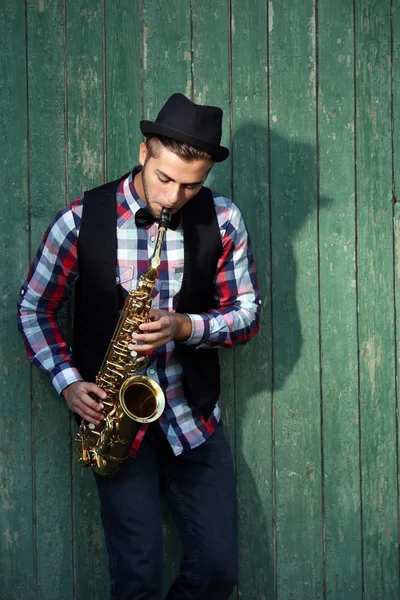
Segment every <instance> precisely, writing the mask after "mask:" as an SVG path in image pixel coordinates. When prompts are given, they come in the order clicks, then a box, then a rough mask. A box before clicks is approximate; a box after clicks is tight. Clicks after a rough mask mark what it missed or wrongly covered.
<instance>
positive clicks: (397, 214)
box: [391, 0, 400, 510]
mask: <svg viewBox="0 0 400 600" xmlns="http://www.w3.org/2000/svg"><path fill="white" fill-rule="evenodd" d="M391 35H392V82H393V83H392V85H393V87H392V123H393V130H392V141H393V148H392V151H393V217H394V218H393V222H394V235H395V238H394V239H395V255H394V260H395V262H394V273H395V280H394V281H395V308H396V350H397V353H396V354H397V356H396V358H397V361H396V383H397V390H396V391H397V423H396V425H397V435H398V436H399V422H398V410H399V393H400V387H399V386H400V382H399V378H398V373H399V367H400V364H399V361H400V341H399V332H400V137H399V134H400V0H393V2H392V30H391ZM399 445H400V440H399V437H398V438H397V462H398V461H399V454H398V453H399ZM397 478H398V480H397V486H398V492H397V493H398V496H399V495H400V493H399V485H400V480H399V472H398V473H397ZM399 510H400V509H399Z"/></svg>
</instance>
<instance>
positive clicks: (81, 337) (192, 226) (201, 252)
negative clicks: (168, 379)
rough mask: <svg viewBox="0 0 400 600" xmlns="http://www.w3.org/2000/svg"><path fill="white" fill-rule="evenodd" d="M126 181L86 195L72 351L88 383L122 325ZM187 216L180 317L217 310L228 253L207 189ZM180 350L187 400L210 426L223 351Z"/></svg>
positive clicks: (193, 201) (182, 346)
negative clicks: (121, 224)
mask: <svg viewBox="0 0 400 600" xmlns="http://www.w3.org/2000/svg"><path fill="white" fill-rule="evenodd" d="M124 177H126V175H125V176H124ZM120 181H121V179H119V180H117V181H113V182H111V183H107V184H105V185H102V186H100V187H97V188H95V189H92V190H89V191H88V192H85V195H84V202H83V213H82V221H81V226H80V231H79V238H78V262H79V279H78V281H77V283H76V286H75V316H74V333H73V336H74V337H73V346H72V347H73V357H74V361H75V363H76V366H77V368H78V370H79V372H80V374H81V375H82V377H83V378H84V380H86V381H94V380H95V378H96V375H97V373H98V371H99V369H100V366H101V363H102V361H103V358H104V356H105V354H106V352H107V348H108V345H109V341H110V339H111V337H112V334H113V332H114V329H115V326H116V323H117V320H118V313H119V307H120V301H119V300H120V298H121V292H122V290H121V288H120V286H119V285H117V284H116V269H117V214H116V189H117V185H118V183H119V182H120ZM182 212H183V216H182V218H183V228H184V273H183V280H182V288H181V291H180V295H179V300H178V305H177V312H180V313H202V312H206V311H208V310H210V309H212V308H214V307H215V300H214V296H213V292H214V285H213V283H214V278H215V273H216V269H217V263H218V259H219V258H220V256H221V253H222V244H221V234H220V231H219V227H218V221H217V216H216V212H215V206H214V201H213V197H212V193H211V190H209V189H208V188H205V187H203V188H202V189H201V190H200V192H199V193H198V194H197V195H196V196H194V197H193V198H192V199H191V200H190V201H189V202H188V203H187V204H186V205H185V206H184V207H183V208H182ZM139 276H140V273H139V274H138V277H139ZM175 348H176V349H175V351H176V353H177V356H178V359H179V361H180V363H181V365H182V369H183V374H184V379H183V390H184V393H185V397H186V399H187V401H188V403H189V404H190V405H192V406H194V407H196V408H197V409H198V410H199V411H200V412H201V414H202V415H203V417H204V418H205V419H206V420H207V419H208V418H209V416H210V415H211V413H212V411H213V409H214V407H215V404H216V402H217V401H218V397H219V392H220V375H219V361H218V351H217V350H216V349H211V348H210V349H206V350H203V349H198V350H196V349H195V348H194V347H192V346H188V345H185V344H181V343H180V342H178V341H176V342H175ZM160 384H161V385H162V382H161V381H160Z"/></svg>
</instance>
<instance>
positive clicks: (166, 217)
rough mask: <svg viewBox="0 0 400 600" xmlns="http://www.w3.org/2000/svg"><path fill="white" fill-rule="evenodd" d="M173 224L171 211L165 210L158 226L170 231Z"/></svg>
mask: <svg viewBox="0 0 400 600" xmlns="http://www.w3.org/2000/svg"><path fill="white" fill-rule="evenodd" d="M170 222H171V209H170V208H163V209H162V211H161V214H160V216H159V219H158V226H159V227H164V228H165V229H168V227H169V224H170Z"/></svg>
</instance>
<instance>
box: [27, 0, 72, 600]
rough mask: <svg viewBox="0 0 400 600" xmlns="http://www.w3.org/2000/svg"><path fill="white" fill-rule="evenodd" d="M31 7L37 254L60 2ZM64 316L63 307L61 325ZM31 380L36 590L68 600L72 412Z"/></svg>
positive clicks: (52, 145)
mask: <svg viewBox="0 0 400 600" xmlns="http://www.w3.org/2000/svg"><path fill="white" fill-rule="evenodd" d="M27 14H28V87H29V156H30V196H31V211H30V214H31V256H34V254H35V253H36V251H37V248H38V247H39V244H40V241H41V239H42V236H43V234H44V232H45V230H46V229H47V227H48V225H49V223H50V221H51V220H52V219H53V217H54V215H55V214H56V212H57V211H58V210H60V208H62V206H63V205H64V203H65V136H64V49H63V2H62V0H57V2H53V3H51V4H50V3H39V4H36V5H34V4H30V5H29V6H28V13H27ZM49 174H51V176H49ZM65 316H66V313H65V312H64V313H63V318H62V319H61V320H62V323H63V325H64V329H65V325H66V318H65ZM32 381H33V385H32V391H33V395H32V402H33V415H34V419H33V427H34V460H35V496H36V497H35V505H36V515H35V517H36V518H35V531H36V553H37V596H36V597H37V599H38V600H40V599H43V600H45V599H46V598H50V597H52V596H54V597H57V598H61V597H62V598H65V599H66V600H67V599H68V598H72V595H73V574H72V518H71V517H72V515H71V456H70V432H69V411H68V408H67V406H66V404H65V401H64V399H63V398H61V397H60V396H58V394H57V393H56V392H55V391H54V389H53V386H52V385H51V383H50V382H49V380H48V378H47V377H46V376H45V375H44V374H43V373H40V372H39V371H37V369H35V370H34V371H33V380H32ZM55 449H56V450H55Z"/></svg>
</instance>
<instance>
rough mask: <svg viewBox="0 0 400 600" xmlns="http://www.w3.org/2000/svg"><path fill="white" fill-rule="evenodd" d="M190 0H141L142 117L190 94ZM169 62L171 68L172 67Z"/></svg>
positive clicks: (167, 526)
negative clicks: (176, 94)
mask: <svg viewBox="0 0 400 600" xmlns="http://www.w3.org/2000/svg"><path fill="white" fill-rule="evenodd" d="M190 16H191V15H190V0H170V1H169V2H168V3H167V4H166V3H165V2H162V0H143V86H144V87H143V98H144V118H145V119H151V120H154V119H155V118H156V116H157V113H158V111H159V110H160V108H161V106H162V105H163V104H164V102H165V101H166V100H167V98H168V97H169V96H170V95H171V94H173V93H174V92H180V93H183V94H184V93H186V95H187V96H188V97H191V89H192V79H191V21H190ZM172 65H173V67H172ZM163 520H164V589H165V591H166V590H167V589H168V588H169V586H170V585H171V583H172V581H173V580H174V578H175V577H176V575H177V573H178V569H179V561H180V556H181V552H182V550H181V546H180V543H179V541H178V540H179V538H178V533H177V530H176V528H175V525H174V523H173V521H172V519H171V518H170V516H169V514H168V511H167V509H166V507H165V506H164V507H163Z"/></svg>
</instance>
